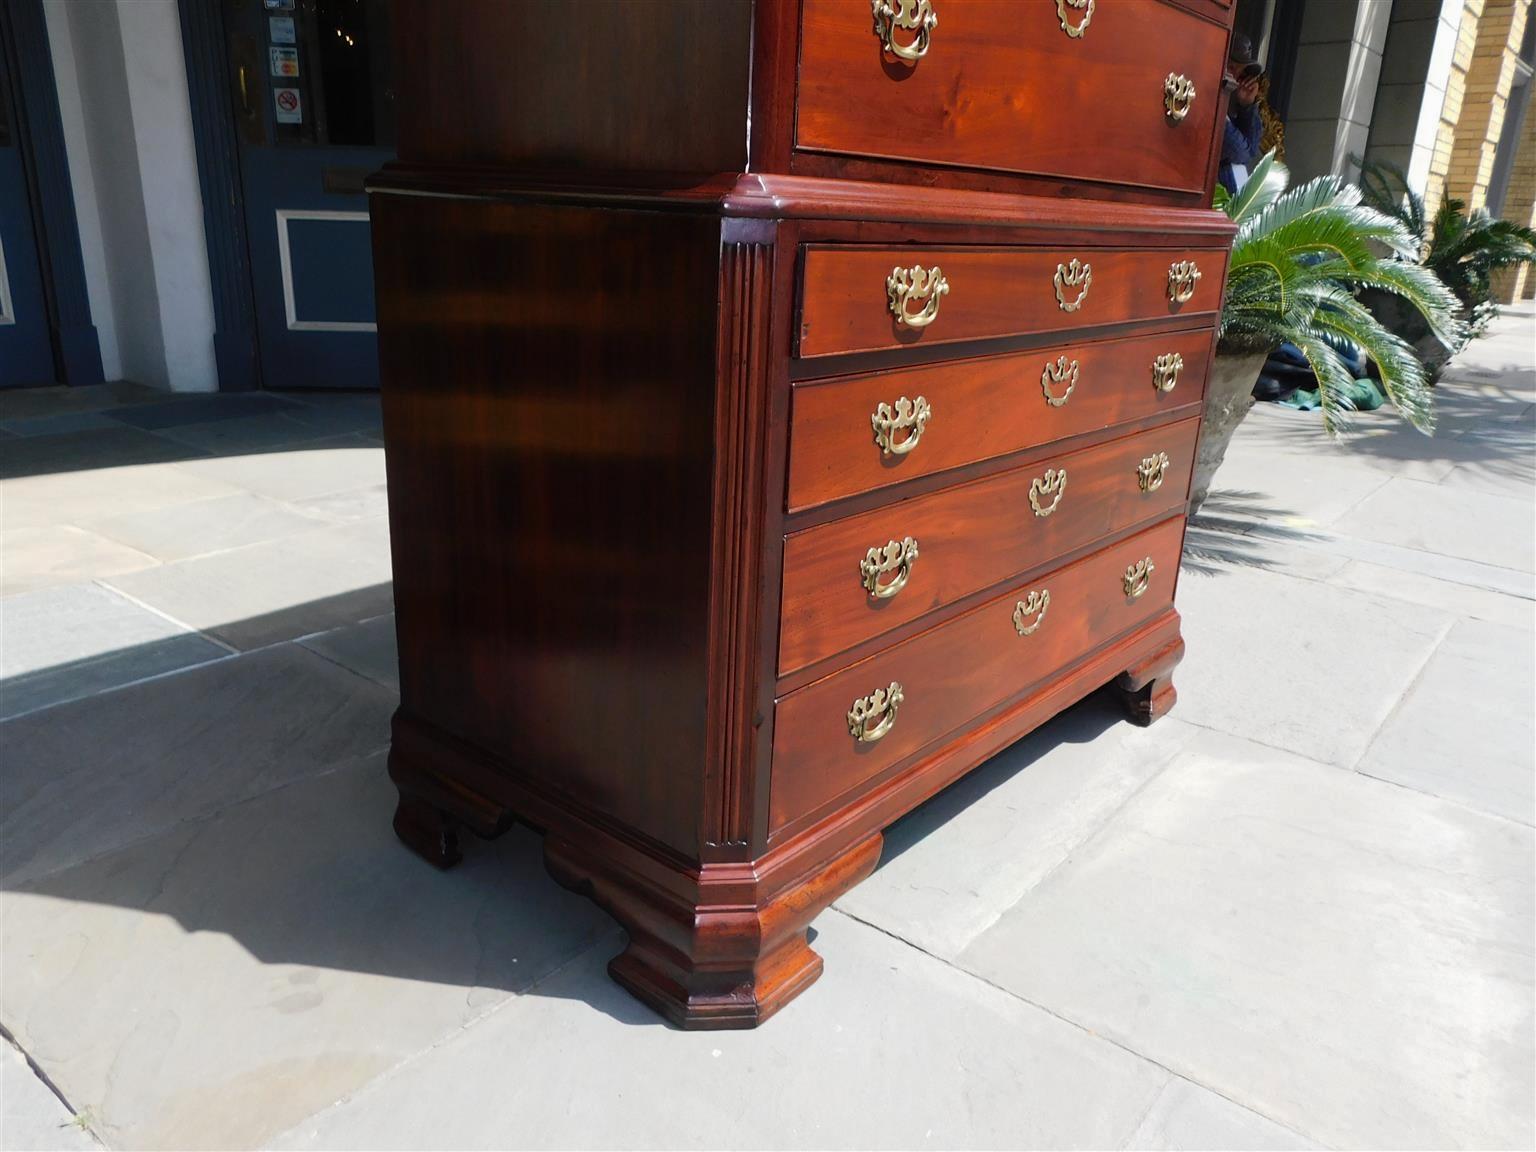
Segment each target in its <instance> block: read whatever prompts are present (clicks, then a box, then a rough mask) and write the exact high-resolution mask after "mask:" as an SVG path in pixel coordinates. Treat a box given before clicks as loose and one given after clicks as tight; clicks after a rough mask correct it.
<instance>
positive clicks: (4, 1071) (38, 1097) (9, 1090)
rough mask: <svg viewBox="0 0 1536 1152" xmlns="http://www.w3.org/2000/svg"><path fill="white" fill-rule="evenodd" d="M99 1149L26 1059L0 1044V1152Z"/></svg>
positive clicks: (74, 1151) (71, 1151) (85, 1151)
mask: <svg viewBox="0 0 1536 1152" xmlns="http://www.w3.org/2000/svg"><path fill="white" fill-rule="evenodd" d="M100 1147H101V1145H100V1144H98V1143H96V1141H95V1139H93V1138H92V1136H91V1133H90V1130H89V1129H88V1128H86V1127H85V1126H84V1125H83V1124H81V1123H79V1122H78V1121H77V1120H76V1117H75V1115H74V1114H73V1113H71V1112H70V1110H69V1109H68V1108H66V1107H64V1104H63V1103H62V1102H61V1101H60V1100H59V1098H58V1097H57V1096H55V1095H54V1094H53V1093H52V1092H51V1091H49V1089H48V1086H47V1085H46V1084H44V1083H43V1082H42V1081H41V1080H39V1079H38V1078H37V1076H36V1074H34V1073H33V1071H32V1068H31V1067H30V1066H29V1065H28V1064H27V1060H26V1057H25V1056H23V1055H22V1054H21V1053H20V1052H18V1051H17V1050H16V1049H15V1048H13V1047H12V1046H11V1045H9V1044H7V1043H6V1042H5V1041H4V1040H0V1152H39V1150H41V1149H47V1150H48V1152H88V1150H90V1152H94V1150H95V1149H97V1148H100Z"/></svg>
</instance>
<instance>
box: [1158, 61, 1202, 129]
mask: <svg viewBox="0 0 1536 1152" xmlns="http://www.w3.org/2000/svg"><path fill="white" fill-rule="evenodd" d="M1194 102H1195V82H1194V81H1193V80H1191V79H1190V78H1189V77H1188V76H1184V75H1181V74H1179V73H1177V72H1170V73H1168V78H1167V79H1166V80H1164V81H1163V110H1164V111H1165V112H1166V113H1167V114H1168V119H1170V120H1172V121H1173V122H1174V123H1175V124H1177V123H1178V122H1179V121H1180V120H1182V119H1184V117H1186V116H1188V115H1189V106H1190V105H1191V104H1193V103H1194Z"/></svg>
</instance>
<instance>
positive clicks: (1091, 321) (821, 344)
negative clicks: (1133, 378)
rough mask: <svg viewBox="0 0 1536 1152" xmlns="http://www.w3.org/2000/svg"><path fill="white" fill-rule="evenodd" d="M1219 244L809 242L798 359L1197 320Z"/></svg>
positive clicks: (1210, 289) (1206, 303)
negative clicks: (940, 245)
mask: <svg viewBox="0 0 1536 1152" xmlns="http://www.w3.org/2000/svg"><path fill="white" fill-rule="evenodd" d="M1226 261H1227V257H1226V253H1225V252H1224V251H1222V250H1221V249H1219V248H1214V249H1210V248H1142V249H1122V248H1077V249H1072V250H1063V249H1054V248H1051V249H1047V248H929V247H913V246H906V247H899V248H898V247H890V248H856V247H851V246H837V245H809V246H808V247H807V248H806V250H805V261H804V266H803V270H802V278H801V289H800V332H799V341H798V354H799V355H800V356H801V357H802V358H810V357H815V356H832V355H837V354H839V353H846V352H873V351H879V350H882V349H888V348H902V347H908V346H911V345H914V344H947V343H953V342H954V341H957V340H979V339H986V338H988V337H997V336H1019V335H1025V334H1030V333H1040V332H1065V331H1068V330H1071V329H1075V328H1087V327H1092V326H1094V325H1101V324H1121V323H1125V322H1128V321H1147V320H1166V319H1168V318H1169V317H1174V316H1187V317H1198V316H1207V315H1210V314H1213V313H1215V312H1216V311H1217V309H1218V308H1219V307H1220V304H1221V287H1222V279H1223V277H1224V275H1225V272H1226Z"/></svg>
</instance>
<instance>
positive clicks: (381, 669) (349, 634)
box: [299, 612, 400, 692]
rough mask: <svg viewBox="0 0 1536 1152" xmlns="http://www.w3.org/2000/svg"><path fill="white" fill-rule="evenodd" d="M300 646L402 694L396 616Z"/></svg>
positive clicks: (308, 639) (306, 640) (334, 631)
mask: <svg viewBox="0 0 1536 1152" xmlns="http://www.w3.org/2000/svg"><path fill="white" fill-rule="evenodd" d="M299 643H301V644H303V645H304V647H306V648H308V649H309V650H310V651H311V652H318V653H319V654H320V655H322V656H324V657H325V658H326V659H327V660H334V661H335V662H336V663H337V664H340V665H341V666H342V667H343V668H350V669H351V670H352V671H353V672H356V673H357V674H358V675H359V676H366V677H367V678H368V679H370V680H372V681H373V682H374V683H376V684H382V685H384V687H386V688H388V689H390V690H391V691H393V692H399V691H400V657H399V654H398V653H397V652H396V650H395V614H394V613H393V612H391V613H390V614H389V615H388V616H379V617H377V618H375V619H373V620H364V621H363V622H362V623H361V624H352V625H349V626H348V627H346V628H334V629H332V630H331V631H329V632H322V633H320V634H319V635H317V636H306V637H304V638H303V639H302V640H300V641H299Z"/></svg>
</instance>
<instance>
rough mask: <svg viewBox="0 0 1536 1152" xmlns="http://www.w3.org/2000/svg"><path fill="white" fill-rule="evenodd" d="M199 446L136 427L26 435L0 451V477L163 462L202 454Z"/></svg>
mask: <svg viewBox="0 0 1536 1152" xmlns="http://www.w3.org/2000/svg"><path fill="white" fill-rule="evenodd" d="M204 455H206V453H205V452H204V451H203V450H202V449H200V448H193V447H191V446H190V445H186V444H177V443H175V442H174V441H171V440H167V439H166V438H165V437H164V436H156V435H154V434H152V433H149V432H144V431H142V430H140V429H138V428H129V427H126V426H122V425H119V426H118V427H115V428H97V429H87V430H85V431H81V432H71V433H68V434H66V435H62V436H28V437H24V438H19V439H16V440H13V441H11V442H10V443H8V444H7V445H6V446H5V452H4V453H0V479H10V478H12V477H18V478H19V477H23V476H37V475H49V474H53V473H59V472H91V471H94V470H96V469H98V468H119V467H126V466H129V465H134V464H164V463H170V462H173V461H177V460H189V459H193V458H195V457H199V456H204Z"/></svg>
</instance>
